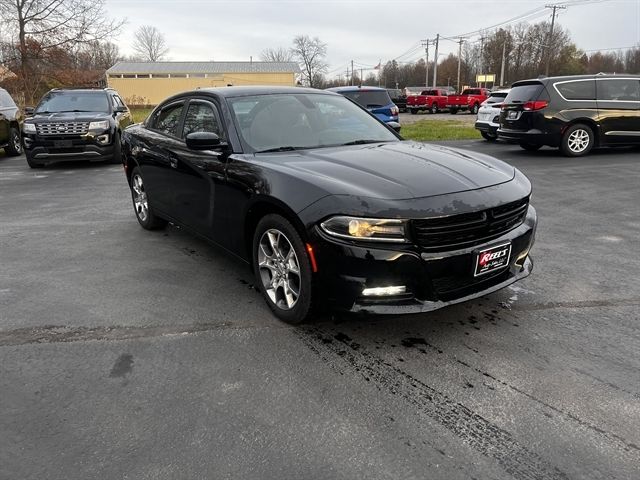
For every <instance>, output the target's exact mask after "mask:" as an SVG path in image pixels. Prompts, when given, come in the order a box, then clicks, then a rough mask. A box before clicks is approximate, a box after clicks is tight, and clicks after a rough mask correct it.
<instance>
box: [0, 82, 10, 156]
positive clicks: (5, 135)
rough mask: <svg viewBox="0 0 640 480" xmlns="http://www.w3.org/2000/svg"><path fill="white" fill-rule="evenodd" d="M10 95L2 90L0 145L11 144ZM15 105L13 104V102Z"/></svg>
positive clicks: (0, 97) (0, 91) (0, 99)
mask: <svg viewBox="0 0 640 480" xmlns="http://www.w3.org/2000/svg"><path fill="white" fill-rule="evenodd" d="M7 98H8V99H9V100H10V99H11V97H9V94H8V93H7V92H5V91H4V90H0V145H4V144H5V143H8V142H9V118H8V116H7V115H8V114H9V102H8V101H7ZM11 103H13V102H11Z"/></svg>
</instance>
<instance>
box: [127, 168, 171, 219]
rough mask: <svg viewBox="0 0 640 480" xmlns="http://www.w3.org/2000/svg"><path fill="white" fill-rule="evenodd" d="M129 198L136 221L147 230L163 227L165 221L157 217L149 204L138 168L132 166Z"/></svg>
mask: <svg viewBox="0 0 640 480" xmlns="http://www.w3.org/2000/svg"><path fill="white" fill-rule="evenodd" d="M131 199H132V200H133V210H134V211H135V213H136V218H137V219H138V223H140V225H141V226H142V228H145V229H147V230H155V229H157V228H162V227H164V226H165V225H166V224H167V222H166V220H163V219H162V218H159V217H157V216H156V215H155V214H154V213H153V209H152V208H151V206H150V205H149V199H148V198H147V191H146V189H145V187H144V181H143V180H142V174H141V173H140V169H138V168H134V170H133V172H132V173H131Z"/></svg>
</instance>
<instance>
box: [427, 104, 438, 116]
mask: <svg viewBox="0 0 640 480" xmlns="http://www.w3.org/2000/svg"><path fill="white" fill-rule="evenodd" d="M429 111H430V112H431V114H432V115H435V114H436V113H438V111H439V109H438V104H437V103H432V104H431V108H430V109H429Z"/></svg>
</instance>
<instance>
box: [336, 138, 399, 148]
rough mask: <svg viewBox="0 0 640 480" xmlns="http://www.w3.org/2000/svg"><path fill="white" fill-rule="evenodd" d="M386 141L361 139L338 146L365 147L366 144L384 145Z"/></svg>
mask: <svg viewBox="0 0 640 480" xmlns="http://www.w3.org/2000/svg"><path fill="white" fill-rule="evenodd" d="M387 141H388V140H373V139H371V140H368V139H361V140H354V141H353V142H347V143H341V144H340V145H341V146H343V147H346V146H348V145H366V144H368V143H385V142H387Z"/></svg>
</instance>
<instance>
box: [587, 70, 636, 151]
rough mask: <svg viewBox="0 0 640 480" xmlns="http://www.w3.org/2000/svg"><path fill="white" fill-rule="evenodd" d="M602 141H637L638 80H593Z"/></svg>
mask: <svg viewBox="0 0 640 480" xmlns="http://www.w3.org/2000/svg"><path fill="white" fill-rule="evenodd" d="M596 96H597V101H598V117H599V120H600V126H601V134H602V137H601V141H602V142H603V143H608V144H620V143H637V142H640V79H638V78H601V79H600V78H599V79H597V80H596Z"/></svg>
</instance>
